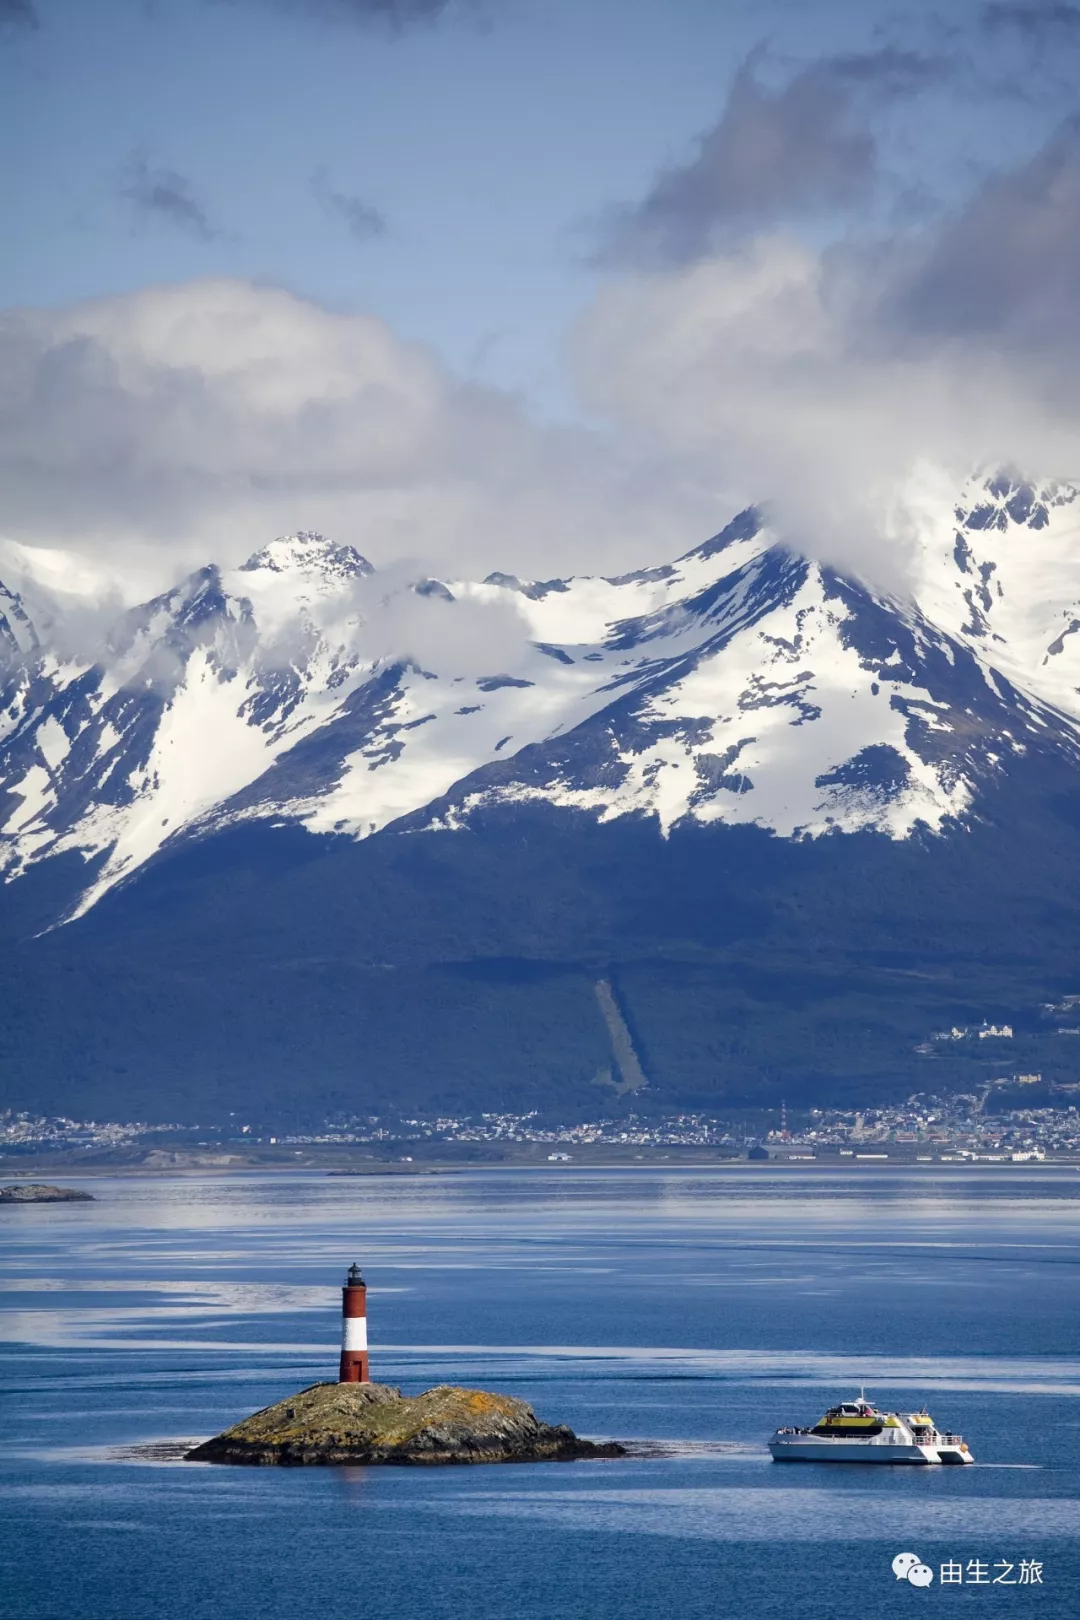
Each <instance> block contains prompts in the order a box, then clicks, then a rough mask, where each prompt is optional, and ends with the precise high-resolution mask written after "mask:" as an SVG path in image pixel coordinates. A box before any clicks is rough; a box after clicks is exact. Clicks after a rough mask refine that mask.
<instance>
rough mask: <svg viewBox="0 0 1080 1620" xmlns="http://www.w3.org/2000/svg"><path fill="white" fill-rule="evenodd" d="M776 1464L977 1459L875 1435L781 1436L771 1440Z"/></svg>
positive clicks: (961, 1451)
mask: <svg viewBox="0 0 1080 1620" xmlns="http://www.w3.org/2000/svg"><path fill="white" fill-rule="evenodd" d="M769 1450H770V1451H771V1452H772V1457H773V1461H774V1462H830V1463H832V1462H857V1463H906V1464H908V1465H912V1464H915V1465H917V1466H919V1465H922V1466H925V1465H926V1464H927V1463H944V1464H956V1463H961V1464H962V1463H970V1462H974V1461H975V1459H974V1457H973V1456H972V1455H971V1452H970V1451H969V1450H968V1449H967V1447H966V1446H961V1445H949V1444H947V1443H941V1444H933V1445H931V1444H929V1443H927V1444H924V1445H910V1444H907V1445H903V1444H890V1443H889V1442H888V1441H886V1440H882V1439H879V1438H878V1437H877V1436H874V1438H873V1439H866V1440H856V1439H848V1438H846V1437H840V1436H833V1435H824V1434H800V1435H790V1436H788V1435H778V1436H777V1437H776V1439H775V1440H770V1441H769Z"/></svg>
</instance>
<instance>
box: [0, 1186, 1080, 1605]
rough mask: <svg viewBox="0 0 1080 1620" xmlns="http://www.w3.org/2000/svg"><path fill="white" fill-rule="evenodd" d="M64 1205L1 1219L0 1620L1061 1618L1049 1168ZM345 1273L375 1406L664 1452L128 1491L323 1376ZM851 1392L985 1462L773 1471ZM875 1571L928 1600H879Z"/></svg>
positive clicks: (1055, 1231)
mask: <svg viewBox="0 0 1080 1620" xmlns="http://www.w3.org/2000/svg"><path fill="white" fill-rule="evenodd" d="M84 1185H85V1186H87V1187H88V1188H89V1189H90V1190H92V1191H93V1192H94V1194H95V1199H96V1201H95V1202H94V1203H92V1204H84V1205H66V1206H64V1205H59V1206H44V1205H38V1206H28V1207H23V1208H12V1207H8V1208H6V1209H3V1210H0V1357H2V1363H0V1365H2V1383H3V1400H4V1412H3V1429H2V1432H3V1437H4V1443H3V1447H2V1451H0V1615H2V1616H3V1617H4V1620H204V1617H206V1620H209V1617H214V1620H256V1617H257V1620H295V1617H298V1616H309V1615H314V1616H320V1617H325V1620H338V1617H342V1620H344V1617H346V1616H348V1617H353V1616H356V1617H362V1620H421V1617H422V1620H660V1617H668V1616H671V1617H672V1620H699V1617H701V1620H704V1617H709V1620H712V1617H719V1616H732V1617H738V1620H766V1617H770V1620H771V1617H783V1620H803V1617H807V1620H817V1617H827V1620H863V1617H864V1616H877V1615H882V1616H893V1615H908V1614H911V1613H914V1612H915V1611H916V1610H919V1609H921V1610H923V1611H925V1610H927V1609H930V1610H934V1611H947V1612H950V1613H951V1612H955V1611H957V1610H960V1609H962V1610H963V1611H964V1612H965V1613H967V1612H971V1613H973V1614H974V1613H975V1612H979V1613H990V1612H991V1611H992V1612H993V1613H994V1614H995V1615H996V1616H1016V1617H1017V1620H1020V1617H1025V1620H1026V1617H1027V1616H1029V1615H1035V1614H1038V1615H1040V1616H1046V1617H1053V1620H1075V1617H1076V1616H1078V1615H1080V1505H1078V1501H1077V1497H1078V1494H1080V1342H1078V1331H1077V1330H1078V1324H1080V1249H1078V1245H1077V1237H1078V1233H1080V1172H1077V1171H1076V1170H1072V1169H1065V1168H1060V1169H1058V1168H1049V1167H1045V1166H1036V1167H1032V1168H1031V1169H1030V1170H1028V1169H1027V1168H1019V1167H1010V1168H1002V1169H1001V1170H997V1169H994V1168H990V1167H986V1168H979V1169H973V1168H971V1167H957V1168H956V1169H955V1170H950V1169H946V1168H940V1169H939V1168H933V1169H930V1168H927V1169H926V1170H914V1169H913V1170H911V1171H908V1172H899V1171H898V1172H893V1171H889V1170H885V1169H873V1170H870V1169H867V1170H865V1171H860V1170H857V1169H855V1168H848V1169H845V1170H843V1171H838V1172H836V1173H831V1172H827V1171H821V1170H817V1169H815V1170H808V1171H805V1172H800V1171H795V1170H775V1169H773V1168H771V1167H758V1166H753V1167H751V1166H745V1167H742V1168H737V1169H730V1168H718V1169H716V1170H715V1171H712V1170H706V1171H690V1170H677V1169H676V1170H670V1171H669V1170H656V1169H644V1168H643V1169H635V1170H610V1171H600V1172H592V1171H587V1170H584V1169H573V1168H570V1169H564V1168H562V1167H559V1168H554V1167H553V1168H550V1169H539V1170H521V1171H502V1170H495V1171H478V1172H469V1173H462V1174H457V1175H446V1176H410V1177H405V1178H400V1179H398V1178H392V1177H389V1176H387V1177H374V1178H345V1177H336V1178H335V1177H328V1176H325V1175H318V1174H302V1173H297V1174H295V1175H292V1174H288V1175H286V1174H276V1175H265V1176H263V1175H241V1176H228V1177H216V1178H215V1177H204V1178H196V1177H186V1176H185V1177H180V1176H177V1177H173V1178H150V1177H147V1178H145V1179H143V1178H128V1179H115V1180H105V1179H95V1180H93V1181H87V1182H86V1183H84ZM353 1259H356V1260H358V1261H359V1262H360V1263H361V1265H362V1267H363V1269H364V1272H365V1274H366V1276H367V1279H368V1283H369V1320H370V1326H371V1332H372V1339H373V1350H372V1363H373V1366H372V1371H373V1376H376V1377H378V1378H379V1379H381V1380H385V1381H388V1382H391V1383H400V1384H401V1385H402V1386H403V1387H404V1388H405V1389H406V1390H407V1391H410V1392H412V1391H418V1390H420V1389H423V1388H427V1387H428V1386H429V1385H431V1384H433V1383H438V1382H454V1383H463V1384H468V1385H479V1386H481V1387H485V1388H491V1389H496V1390H504V1391H506V1392H507V1393H510V1394H514V1395H519V1396H522V1397H524V1398H525V1399H527V1400H529V1401H531V1402H532V1403H533V1404H534V1405H535V1407H536V1408H537V1410H538V1412H539V1413H540V1415H541V1416H542V1417H544V1418H546V1419H548V1420H549V1421H552V1422H567V1423H570V1424H571V1425H572V1426H573V1427H574V1428H575V1429H577V1430H578V1432H579V1433H584V1434H588V1435H592V1436H605V1437H606V1436H611V1437H615V1438H634V1439H646V1440H664V1441H670V1442H674V1443H675V1444H674V1445H673V1447H672V1451H673V1454H672V1455H669V1456H663V1457H650V1456H645V1457H634V1458H630V1459H626V1460H618V1461H604V1462H600V1461H597V1462H577V1463H571V1464H555V1463H547V1464H538V1465H508V1466H503V1467H488V1468H447V1469H432V1470H424V1469H407V1468H401V1469H319V1468H315V1469H297V1470H287V1469H245V1468H227V1467H213V1466H198V1465H193V1464H185V1463H180V1462H176V1461H147V1460H145V1459H144V1458H142V1457H139V1456H136V1457H132V1456H130V1455H126V1454H125V1448H128V1447H132V1446H138V1445H142V1444H146V1443H148V1442H166V1441H176V1440H179V1439H188V1440H195V1439H199V1438H204V1437H205V1436H207V1435H210V1434H212V1433H215V1432H216V1431H218V1430H219V1429H221V1428H223V1427H225V1426H226V1425H227V1424H229V1423H230V1422H234V1421H236V1420H237V1419H238V1418H240V1417H242V1416H244V1415H246V1414H247V1413H248V1412H251V1411H253V1410H254V1409H255V1408H257V1407H259V1406H263V1405H266V1404H268V1403H269V1402H271V1401H274V1400H277V1399H279V1398H281V1397H282V1396H283V1395H285V1394H287V1393H289V1392H291V1391H293V1390H295V1389H297V1388H299V1387H301V1386H303V1385H305V1384H308V1383H311V1382H313V1381H315V1380H316V1379H320V1378H332V1377H333V1376H334V1375H335V1371H336V1360H337V1337H338V1311H339V1308H340V1295H339V1293H338V1291H337V1290H338V1286H339V1284H340V1282H341V1280H342V1276H343V1273H344V1270H345V1268H346V1266H347V1264H348V1263H349V1262H350V1261H352V1260H353ZM863 1381H865V1383H866V1387H867V1391H868V1393H869V1394H870V1395H871V1396H872V1397H873V1398H874V1399H876V1400H877V1401H878V1402H879V1403H880V1404H887V1405H890V1406H892V1405H897V1406H901V1407H906V1408H909V1409H910V1408H911V1407H912V1406H914V1405H917V1404H921V1403H922V1402H923V1401H924V1400H925V1401H926V1402H928V1403H929V1406H930V1410H931V1411H932V1412H933V1413H934V1415H935V1416H936V1417H937V1418H938V1421H939V1422H940V1423H941V1424H942V1425H946V1424H947V1425H949V1426H951V1427H953V1428H959V1429H961V1430H962V1431H963V1432H964V1433H965V1434H966V1435H967V1436H968V1438H969V1440H970V1442H971V1445H972V1448H973V1450H974V1452H975V1454H976V1457H977V1459H978V1461H977V1463H976V1465H975V1466H974V1467H971V1468H964V1469H936V1468H927V1469H910V1470H908V1469H891V1468H874V1467H867V1466H851V1467H838V1466H835V1465H834V1466H831V1467H830V1466H827V1465H819V1464H801V1465H799V1464H789V1465H780V1464H774V1463H773V1462H771V1460H770V1458H769V1455H768V1452H767V1451H766V1450H765V1441H766V1439H767V1437H768V1435H769V1433H770V1432H771V1431H772V1429H774V1428H775V1427H776V1426H777V1425H778V1424H781V1423H792V1422H794V1423H805V1422H809V1421H813V1420H814V1419H815V1418H816V1417H818V1416H819V1415H820V1412H821V1411H822V1410H823V1409H824V1407H825V1406H826V1404H828V1403H831V1402H833V1401H834V1400H836V1399H838V1398H845V1397H850V1396H851V1395H852V1394H854V1393H855V1392H856V1391H857V1389H858V1386H859V1384H860V1383H861V1382H863ZM902 1551H910V1552H914V1553H916V1554H918V1555H919V1557H920V1558H921V1559H922V1560H923V1562H924V1563H925V1564H926V1565H927V1566H929V1567H930V1569H931V1570H932V1571H933V1574H934V1579H933V1582H932V1584H931V1585H930V1586H929V1587H927V1588H925V1589H922V1590H919V1589H917V1588H915V1587H913V1586H912V1585H911V1584H910V1583H909V1582H907V1581H906V1580H903V1581H898V1580H897V1579H896V1578H895V1576H894V1574H893V1571H892V1568H891V1565H892V1560H893V1558H894V1556H895V1555H896V1554H897V1553H899V1552H902ZM943 1565H944V1566H946V1573H947V1574H952V1575H953V1576H954V1577H955V1574H956V1570H957V1568H959V1569H960V1571H961V1576H962V1578H961V1579H960V1580H956V1579H953V1580H951V1581H947V1582H946V1583H945V1584H942V1579H941V1575H942V1566H943ZM1007 1565H1012V1570H1011V1574H1010V1573H1009V1572H1008V1571H1007V1570H1006V1567H1005V1566H1007ZM1036 1567H1037V1568H1038V1570H1039V1574H1040V1575H1041V1581H1035V1580H1032V1579H1031V1578H1030V1577H1031V1576H1032V1574H1033V1571H1034V1568H1036ZM1024 1572H1026V1575H1027V1577H1028V1578H1026V1579H1025V1580H1023V1581H1021V1575H1022V1573H1024ZM980 1576H981V1577H982V1578H979V1577H980ZM998 1576H1000V1577H1002V1578H1001V1579H1000V1580H995V1577H998Z"/></svg>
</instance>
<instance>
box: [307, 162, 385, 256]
mask: <svg viewBox="0 0 1080 1620" xmlns="http://www.w3.org/2000/svg"><path fill="white" fill-rule="evenodd" d="M311 190H312V192H313V194H314V196H315V198H316V200H317V201H318V203H319V204H320V206H321V207H322V209H323V212H324V213H326V214H327V215H328V216H329V217H330V218H331V219H336V220H339V221H340V222H341V223H342V224H343V225H344V226H345V228H346V230H347V231H348V232H349V234H350V235H351V236H354V237H355V238H356V240H357V241H358V242H370V241H372V240H373V238H375V237H376V236H382V235H383V234H384V233H385V231H386V219H385V216H384V215H383V214H382V213H381V212H380V210H379V209H378V208H373V207H372V206H371V204H370V203H366V202H364V200H363V198H362V197H356V196H354V195H353V194H352V193H351V192H348V191H338V190H337V188H336V187H335V186H332V185H331V183H330V180H329V177H328V175H327V173H326V170H325V169H317V170H316V171H315V173H314V174H313V175H312V177H311Z"/></svg>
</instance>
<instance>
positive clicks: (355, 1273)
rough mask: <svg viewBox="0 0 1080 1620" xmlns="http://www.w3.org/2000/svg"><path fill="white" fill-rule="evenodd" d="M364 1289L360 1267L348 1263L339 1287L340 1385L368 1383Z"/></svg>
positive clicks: (365, 1295)
mask: <svg viewBox="0 0 1080 1620" xmlns="http://www.w3.org/2000/svg"><path fill="white" fill-rule="evenodd" d="M369 1382H370V1379H369V1378H368V1349H367V1288H366V1286H365V1284H364V1279H363V1277H361V1275H360V1267H359V1266H357V1265H351V1266H350V1267H349V1274H348V1276H347V1277H346V1279H345V1286H344V1288H343V1289H342V1290H341V1366H340V1368H339V1370H338V1383H339V1384H367V1383H369Z"/></svg>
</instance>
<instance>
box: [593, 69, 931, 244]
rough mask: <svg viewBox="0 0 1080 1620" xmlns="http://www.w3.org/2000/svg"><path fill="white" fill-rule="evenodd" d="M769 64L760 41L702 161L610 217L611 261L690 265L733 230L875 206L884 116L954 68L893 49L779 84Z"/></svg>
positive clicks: (706, 140) (699, 154)
mask: <svg viewBox="0 0 1080 1620" xmlns="http://www.w3.org/2000/svg"><path fill="white" fill-rule="evenodd" d="M764 66H765V56H764V53H763V52H762V51H761V50H760V49H759V50H757V51H755V52H754V53H753V54H752V55H751V56H750V57H749V58H748V59H747V61H746V62H745V63H744V64H743V66H742V67H741V68H740V70H739V72H738V73H737V74H736V77H735V82H734V84H733V85H732V88H731V94H730V96H729V97H728V100H727V103H726V105H725V107H724V111H723V113H722V114H721V116H720V118H719V119H718V121H717V122H716V123H715V124H714V125H713V126H712V128H711V129H708V130H706V132H705V133H704V134H703V135H702V136H701V137H700V138H699V139H698V142H697V149H696V151H695V153H694V155H693V157H692V158H691V159H690V160H689V161H688V162H686V163H683V164H680V165H676V166H674V167H672V168H668V169H665V170H664V171H663V172H662V173H661V174H660V175H659V176H658V178H657V179H656V181H655V182H654V184H653V185H652V186H651V188H650V189H649V191H648V192H647V193H646V195H645V196H644V197H643V198H642V199H641V200H640V201H639V202H638V203H636V204H634V205H633V206H631V207H624V208H621V209H617V210H615V211H614V212H613V213H611V214H610V215H609V216H608V218H607V219H606V221H605V222H604V224H603V227H602V231H601V243H600V250H599V255H598V257H599V258H600V259H601V260H602V261H604V262H608V263H616V264H623V263H631V264H639V265H641V264H643V265H665V264H685V263H688V262H689V261H690V260H692V259H696V258H700V257H702V256H703V255H704V254H706V253H707V252H708V251H709V250H710V249H711V248H712V247H714V246H716V245H717V243H718V242H719V241H721V240H723V239H724V238H725V237H727V236H729V235H730V234H731V233H733V232H741V231H746V230H748V229H752V228H759V227H761V226H762V225H764V224H767V223H769V222H772V221H775V220H778V219H783V218H790V217H792V216H793V215H800V214H802V215H805V214H808V213H811V212H814V211H817V210H821V209H826V210H844V209H849V208H851V207H853V206H854V205H856V204H859V203H864V202H866V201H867V199H868V198H869V197H870V196H871V194H872V192H873V190H874V187H875V184H876V183H877V181H878V179H879V150H878V140H877V138H876V136H875V134H874V131H873V128H872V125H871V117H872V115H873V114H874V113H875V112H880V110H881V108H882V106H883V105H885V104H886V103H888V102H892V101H895V100H897V99H898V98H900V97H905V96H911V95H914V94H916V93H918V92H919V91H922V90H925V89H927V88H929V87H930V86H931V85H934V84H937V83H939V82H940V80H941V78H942V75H943V73H944V72H945V71H946V64H945V63H944V62H943V61H942V60H941V59H939V58H935V57H929V56H925V55H922V54H920V53H918V52H915V51H907V50H899V49H897V48H896V47H892V46H890V47H886V48H883V49H881V50H878V51H873V52H867V53H863V54H852V55H846V56H834V57H828V58H823V59H821V60H819V61H815V62H811V63H810V64H808V65H807V66H806V67H804V68H802V69H801V71H800V72H798V73H796V74H794V75H793V76H792V77H791V78H790V79H788V80H787V82H786V83H783V84H780V85H776V86H774V85H769V84H767V83H765V82H764V81H763V78H762V71H763V68H764Z"/></svg>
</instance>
